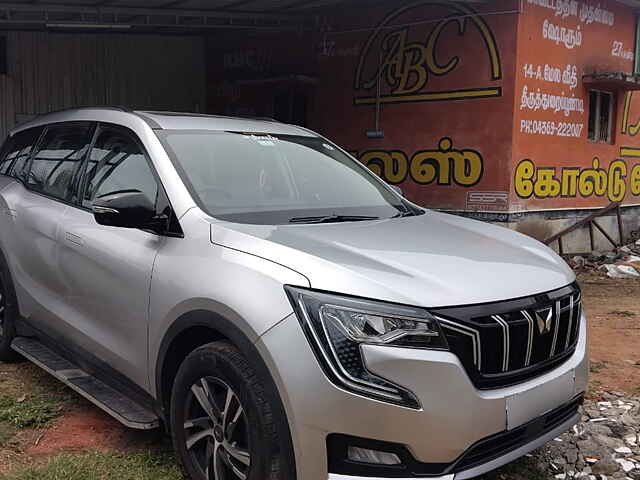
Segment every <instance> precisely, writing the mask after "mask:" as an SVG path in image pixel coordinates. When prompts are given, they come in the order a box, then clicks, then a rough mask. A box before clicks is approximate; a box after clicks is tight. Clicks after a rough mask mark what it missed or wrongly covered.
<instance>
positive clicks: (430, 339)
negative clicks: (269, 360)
mask: <svg viewBox="0 0 640 480" xmlns="http://www.w3.org/2000/svg"><path fill="white" fill-rule="evenodd" d="M285 289H286V291H287V294H288V295H289V299H290V300H291V303H292V305H293V308H294V309H295V311H296V314H297V316H298V319H299V320H300V323H301V324H302V328H303V330H304V332H305V335H306V336H307V338H308V340H309V342H310V343H311V346H312V348H313V350H314V353H315V354H316V357H317V358H318V360H319V362H320V364H321V365H322V367H323V370H324V371H325V373H326V374H327V376H328V377H329V378H330V379H331V380H332V381H333V382H334V383H335V384H336V385H338V386H339V387H341V388H344V389H346V390H348V391H351V392H354V393H358V394H360V395H365V396H368V397H371V398H375V399H377V400H382V401H386V402H390V403H394V404H399V405H403V406H407V407H411V408H420V404H419V403H418V400H417V399H416V398H415V396H414V395H413V394H412V393H411V392H409V391H407V390H405V389H404V388H402V387H400V386H398V385H395V384H394V383H392V382H390V381H389V380H386V379H384V378H381V377H378V376H376V375H374V374H372V373H370V372H369V371H368V370H367V367H366V365H365V363H364V359H363V356H362V352H361V350H360V346H361V345H365V344H368V345H386V346H392V347H409V348H428V349H439V350H442V349H447V343H446V339H445V337H444V335H443V334H442V332H441V330H440V326H439V325H438V322H437V321H436V319H435V318H433V317H432V316H431V315H430V314H429V312H427V311H426V310H422V309H418V308H412V307H405V306H398V305H393V304H388V303H383V302H376V301H370V300H361V299H354V298H349V297H342V296H338V295H330V294H325V293H319V292H314V291H311V290H305V289H301V288H294V287H285Z"/></svg>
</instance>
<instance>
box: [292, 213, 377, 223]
mask: <svg viewBox="0 0 640 480" xmlns="http://www.w3.org/2000/svg"><path fill="white" fill-rule="evenodd" d="M379 219H380V217H367V216H364V215H323V216H318V217H294V218H292V219H290V220H289V223H340V222H363V221H366V220H379Z"/></svg>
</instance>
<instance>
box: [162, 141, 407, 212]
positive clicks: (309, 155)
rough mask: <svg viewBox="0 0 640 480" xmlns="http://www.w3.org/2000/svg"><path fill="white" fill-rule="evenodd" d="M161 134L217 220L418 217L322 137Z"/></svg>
mask: <svg viewBox="0 0 640 480" xmlns="http://www.w3.org/2000/svg"><path fill="white" fill-rule="evenodd" d="M158 135H159V137H160V139H161V141H162V142H163V144H164V146H165V148H166V149H167V151H168V153H169V155H170V156H171V157H172V160H173V161H174V163H175V165H176V167H177V169H178V170H179V172H180V174H181V175H182V177H183V179H184V181H185V183H186V185H187V187H188V188H189V189H190V191H191V194H192V195H193V196H194V199H195V200H196V202H197V203H198V204H199V205H200V207H201V208H203V209H204V210H205V211H206V212H207V213H208V214H209V215H211V216H213V217H216V218H219V219H223V220H227V221H231V222H237V223H252V224H269V225H273V224H285V223H323V222H338V221H340V222H342V221H363V220H373V219H378V218H390V217H395V216H400V215H411V214H415V213H419V212H415V211H414V210H415V209H414V208H413V207H412V206H410V204H408V203H407V202H404V201H403V200H402V199H401V198H400V197H399V196H398V195H395V194H394V193H392V192H391V191H389V189H388V188H386V187H385V186H384V185H382V184H381V182H379V181H378V180H377V179H375V178H374V176H373V174H372V173H370V172H369V171H368V170H367V169H366V168H365V167H364V166H363V165H361V164H360V163H358V162H357V161H356V160H354V159H353V158H351V157H349V156H348V155H346V154H345V153H343V152H341V151H340V150H339V149H338V148H336V147H335V146H333V145H331V144H330V143H328V142H327V141H326V140H324V139H322V138H317V137H306V136H293V135H273V134H261V133H260V134H258V133H240V132H218V131H193V130H162V131H159V132H158Z"/></svg>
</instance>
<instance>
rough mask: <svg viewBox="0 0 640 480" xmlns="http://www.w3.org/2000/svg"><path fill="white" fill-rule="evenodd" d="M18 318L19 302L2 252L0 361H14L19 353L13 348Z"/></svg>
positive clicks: (0, 255)
mask: <svg viewBox="0 0 640 480" xmlns="http://www.w3.org/2000/svg"><path fill="white" fill-rule="evenodd" d="M16 318H18V302H17V300H16V294H15V290H14V288H13V281H12V280H11V274H10V273H9V269H8V268H7V265H6V263H5V261H4V258H3V256H2V254H1V253H0V362H12V361H15V360H17V359H18V354H17V353H16V352H15V351H13V350H12V349H11V342H12V341H13V339H14V337H15V333H16V332H15V319H16Z"/></svg>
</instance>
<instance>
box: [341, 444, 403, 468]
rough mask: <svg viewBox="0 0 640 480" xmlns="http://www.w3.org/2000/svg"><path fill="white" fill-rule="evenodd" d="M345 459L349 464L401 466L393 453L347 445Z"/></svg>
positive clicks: (398, 458) (400, 461)
mask: <svg viewBox="0 0 640 480" xmlns="http://www.w3.org/2000/svg"><path fill="white" fill-rule="evenodd" d="M347 459H348V460H349V461H351V462H358V463H370V464H372V465H402V460H400V457H399V456H398V455H396V454H395V453H391V452H383V451H380V450H371V449H368V448H362V447H355V446H353V445H349V447H348V449H347Z"/></svg>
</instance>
